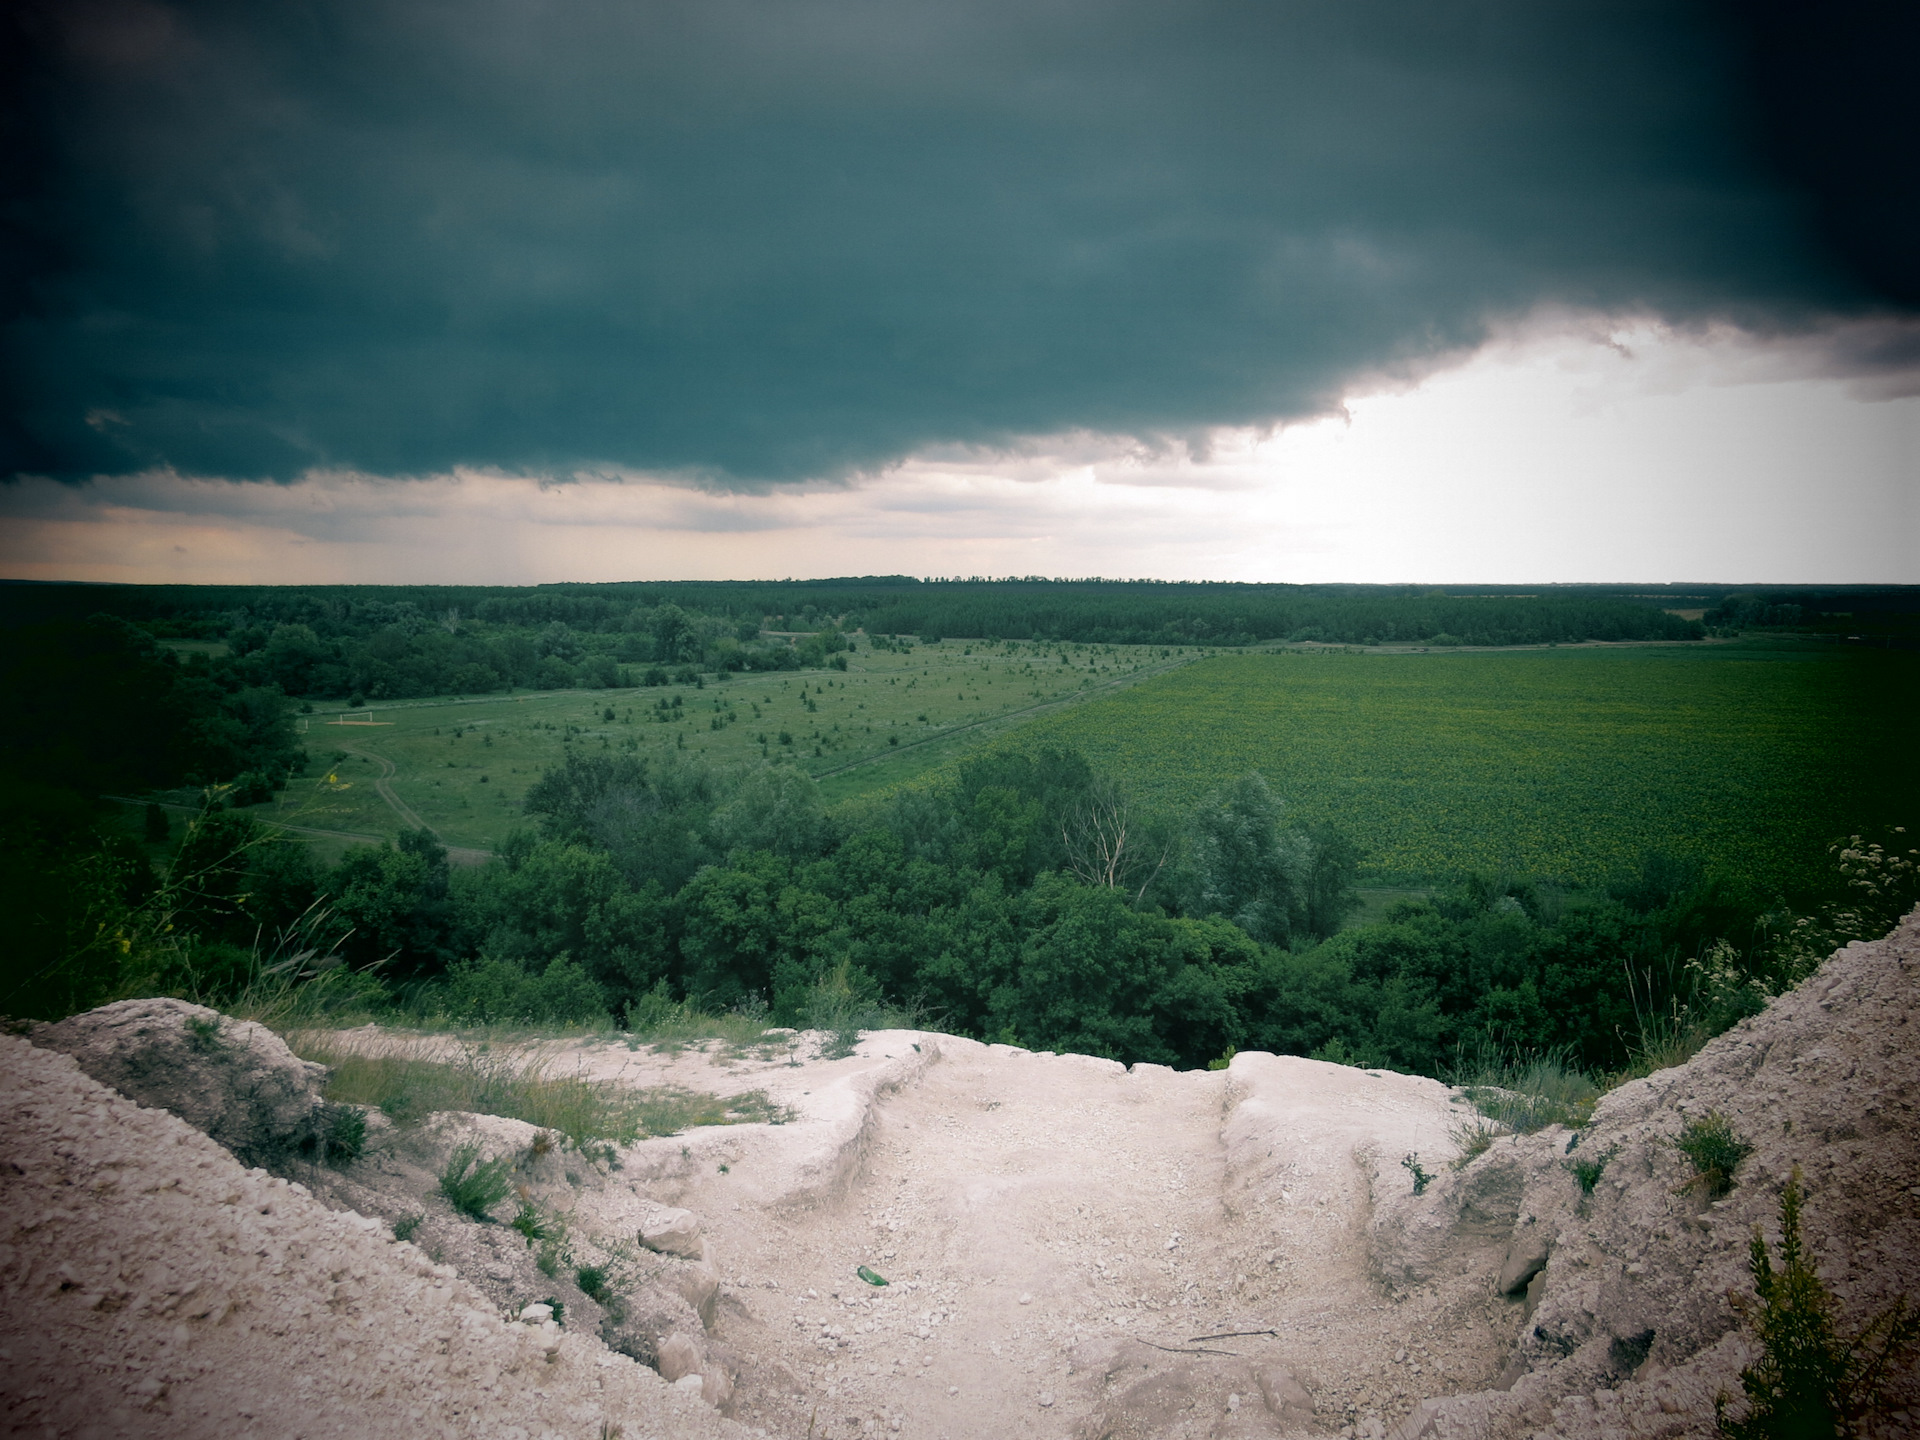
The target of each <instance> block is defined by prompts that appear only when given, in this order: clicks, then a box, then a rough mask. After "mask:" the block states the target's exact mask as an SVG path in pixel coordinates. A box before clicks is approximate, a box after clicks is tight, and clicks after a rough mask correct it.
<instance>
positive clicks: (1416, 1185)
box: [1400, 1153, 1433, 1195]
mask: <svg viewBox="0 0 1920 1440" xmlns="http://www.w3.org/2000/svg"><path fill="white" fill-rule="evenodd" d="M1400 1168H1401V1169H1402V1170H1405V1171H1406V1172H1407V1173H1408V1174H1409V1175H1411V1176H1412V1177H1413V1193H1414V1194H1416V1195H1424V1194H1426V1193H1427V1186H1429V1185H1431V1184H1432V1183H1433V1176H1431V1175H1429V1174H1428V1173H1427V1172H1426V1170H1425V1169H1424V1168H1422V1166H1421V1164H1420V1157H1419V1156H1418V1155H1416V1154H1411V1153H1409V1154H1406V1155H1403V1156H1401V1157H1400Z"/></svg>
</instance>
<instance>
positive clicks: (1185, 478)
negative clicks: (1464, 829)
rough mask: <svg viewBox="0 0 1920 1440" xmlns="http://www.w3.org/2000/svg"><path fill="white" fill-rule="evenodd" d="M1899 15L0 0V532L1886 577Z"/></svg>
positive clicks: (1298, 568) (1895, 467)
mask: <svg viewBox="0 0 1920 1440" xmlns="http://www.w3.org/2000/svg"><path fill="white" fill-rule="evenodd" d="M1895 8H1896V7H1891V6H1885V5H1879V6H1875V5H1869V4H1865V3H1853V4H1848V3H1836V4H1833V5H1831V6H1827V7H1821V9H1820V11H1819V14H1818V15H1817V16H1815V15H1814V14H1813V7H1805V6H1791V5H1786V4H1780V5H1767V4H1751V5H1740V6H1731V5H1708V4H1681V3H1659V0H1642V3H1628V0H1592V3H1586V4H1581V3H1572V0H1569V3H1556V4H1552V5H1540V4H1538V3H1537V0H1510V3H1457V4H1445V5H1438V6H1436V5H1432V4H1414V3H1409V0H1350V3H1342V4H1339V5H1327V4H1324V3H1318V0H1315V3H1300V4H1288V3H1275V0H1264V3H1257V4H1255V3H1248V4H1203V3H1201V4H1196V3H1170V0H1161V3H1152V4H1149V3H1133V0H1097V3H1093V0H1065V3H1062V0H1054V3H1049V0H1017V3H1016V0H1006V3H997V0H996V3H982V0H924V3H923V0H687V3H672V4H666V3H648V0H546V3H533V0H458V3H454V0H308V3H305V4H301V5H286V6H280V5H267V6H263V5H259V4H255V3H248V0H232V3H191V4H179V3H175V4H167V3H156V0H60V3H47V4H42V5H39V6H37V7H36V6H32V5H29V6H26V7H15V18H14V19H13V21H12V23H13V24H14V25H15V26H16V32H15V34H14V35H13V36H11V37H9V38H10V40H11V41H12V42H13V43H12V44H11V45H10V46H9V47H8V53H9V54H10V55H11V56H12V57H13V59H12V64H13V67H14V68H13V71H12V72H11V73H10V74H8V75H6V76H3V77H0V81H3V82H4V86H5V89H6V92H7V93H8V94H9V95H10V96H11V97H12V99H11V101H10V111H9V115H8V121H9V125H8V130H7V131H6V132H5V133H6V134H7V135H9V136H10V137H12V138H13V140H14V141H15V142H17V143H11V144H9V145H8V146H7V147H6V148H7V150H8V152H9V156H10V158H9V159H8V161H7V164H8V165H9V166H10V167H11V168H10V169H9V171H8V173H7V175H6V181H7V186H8V196H7V200H8V208H7V214H8V215H9V217H10V220H11V221H12V223H11V224H10V225H9V230H10V232H11V234H12V236H13V240H12V243H11V245H10V248H9V250H8V252H7V255H6V259H7V261H8V267H7V278H8V281H9V286H8V290H7V295H8V312H7V324H6V329H5V351H4V358H5V365H6V395H5V401H6V412H5V415H4V425H5V428H4V431H3V432H0V475H5V476H7V477H9V478H8V479H7V480H6V482H5V483H4V485H0V574H4V575H11V576H18V577H33V578H60V577H69V578H85V579H122V580H141V579H167V580H256V581H307V582H318V581H327V580H361V581H370V580H384V581H426V580H445V581H466V582H489V581H490V582H501V583H514V582H526V581H537V580H559V579H624V578H672V577H720V576H743V577H744V576H781V575H794V576H803V575H826V574H847V573H871V572H882V571H905V572H908V573H915V574H1007V573H1017V574H1032V573H1042V574H1061V575H1079V574H1106V575H1121V576H1132V575H1139V576H1149V575H1151V576H1161V577H1166V578H1222V579H1245V580H1340V579H1346V580H1429V581H1436V582H1443V581H1450V580H1451V581H1470V580H1481V581H1498V580H1512V581H1534V580H1630V579H1646V580H1665V579H1710V580H1726V581H1765V580H1776V581H1786V582H1796V581H1849V580H1861V581H1909V582H1920V560H1916V555H1920V514H1917V512H1916V500H1915V494H1916V438H1917V437H1920V398H1916V397H1920V319H1917V318H1916V317H1917V316H1920V268H1917V267H1920V224H1917V223H1916V208H1917V205H1920V202H1917V201H1916V195H1915V182H1914V176H1913V164H1912V153H1913V151H1912V149H1911V145H1912V143H1913V141H1914V139H1915V137H1914V133H1913V125H1912V120H1913V110H1912V106H1913V101H1912V100H1911V99H1910V98H1906V97H1907V96H1908V92H1909V91H1910V90H1911V89H1912V88H1913V87H1911V86H1910V85H1908V84H1905V83H1904V81H1903V78H1902V77H1905V78H1906V79H1910V75H1911V71H1910V69H1909V67H1910V66H1911V65H1913V64H1915V63H1917V62H1920V57H1916V56H1915V55H1914V53H1913V44H1912V42H1913V22H1912V21H1911V20H1910V19H1906V18H1904V17H1895ZM1801 11H1806V12H1807V13H1806V14H1802V13H1800V12H1801ZM1736 12H1737V13H1736Z"/></svg>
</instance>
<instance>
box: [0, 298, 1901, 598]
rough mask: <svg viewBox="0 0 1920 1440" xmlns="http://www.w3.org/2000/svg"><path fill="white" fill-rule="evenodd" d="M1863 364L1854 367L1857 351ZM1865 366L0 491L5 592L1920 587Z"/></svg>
mask: <svg viewBox="0 0 1920 1440" xmlns="http://www.w3.org/2000/svg"><path fill="white" fill-rule="evenodd" d="M1857 338H1858V337H1857V336H1856V339H1857ZM1845 349H1846V337H1845V336H1844V335H1842V336H1841V337H1840V339H1839V341H1836V340H1835V339H1834V336H1833V335H1831V334H1830V335H1829V336H1828V337H1826V338H1825V339H1824V340H1820V341H1814V340H1808V339H1806V338H1801V339H1798V340H1786V339H1781V340H1774V341H1766V340H1760V339H1755V338H1754V337H1751V336H1748V335H1744V334H1742V333H1739V332H1735V331H1731V330H1716V331H1707V332H1698V333H1681V332H1676V331H1673V330H1669V329H1665V328H1663V327H1661V326H1659V325H1657V324H1653V323H1650V322H1648V323H1627V324H1619V325H1614V326H1602V325H1596V324H1594V323H1592V322H1589V321H1581V320H1579V319H1578V318H1577V317H1576V318H1569V317H1566V316H1544V317H1541V318H1539V319H1537V320H1536V321H1535V322H1533V323H1532V324H1530V325H1528V326H1525V327H1521V328H1519V329H1517V330H1515V331H1513V332H1511V333H1509V334H1507V335H1505V336H1503V337H1501V338H1499V339H1497V340H1496V341H1495V342H1493V343H1492V344H1489V345H1487V346H1485V347H1483V348H1482V349H1481V350H1480V351H1479V352H1478V353H1477V354H1475V355H1474V356H1473V357H1472V358H1471V359H1469V360H1467V361H1466V362H1464V363H1462V364H1460V365H1458V366H1456V367H1454V368H1451V369H1448V370H1444V371H1441V372H1439V373H1436V374H1433V375H1430V376H1429V377H1428V378H1427V379H1425V380H1424V381H1423V382H1421V383H1419V384H1417V385H1413V386H1410V387H1394V386H1387V385H1383V386H1382V387H1380V388H1369V387H1367V386H1360V387H1356V391H1355V393H1352V394H1350V396H1349V397H1348V399H1347V402H1346V413H1345V415H1344V416H1336V417H1331V418H1323V419H1318V420H1313V421H1309V422H1304V423H1298V424H1294V425H1290V426H1287V427H1285V428H1282V429H1279V430H1276V431H1273V432H1271V433H1262V432H1256V431H1247V430H1220V431H1215V432H1212V434H1211V435H1210V437H1209V443H1208V445H1207V448H1206V451H1205V453H1202V454H1195V453H1191V452H1189V451H1187V450H1184V449H1174V448H1170V449H1167V450H1163V451H1159V452H1155V451H1152V450H1148V449H1143V448H1142V447H1141V446H1140V445H1139V444H1138V443H1137V442H1135V441H1131V440H1115V439H1111V438H1108V437H1103V436H1099V435H1089V434H1075V435H1067V436H1053V437H1042V438H1039V439H1035V440H1033V441H1031V442H1029V443H1027V444H1025V445H1023V446H1022V447H1021V448H1020V449H1019V451H1018V452H1017V453H1005V452H1002V453H988V452H983V451H948V452H943V451H931V452H927V451H923V452H921V453H918V454H916V455H914V456H912V457H911V458H909V459H908V460H907V461H905V462H904V463H902V464H900V465H898V466H895V467H893V468H891V469H888V470H886V471H884V472H883V473H880V474H878V475H874V476H869V477H866V478H864V479H861V480H857V481H855V482H853V483H849V484H833V485H799V486H788V487H782V488H777V489H773V490H771V491H770V492H768V493H759V494H756V493H744V492H739V491H733V492H716V491H709V490H703V489H698V488H692V487H689V486H687V485H684V484H676V483H670V482H666V481H662V480H660V479H658V478H656V477H650V476H647V475H643V474H622V475H617V476H616V475H599V476H586V475H582V476H570V477H566V478H564V479H560V480H555V479H552V478H549V479H545V480H540V479H531V478H527V477H523V476H515V475H508V474H502V473H498V472H490V471H484V470H456V471H454V472H452V473H450V474H445V475H439V476H428V477H423V478H415V479H409V480H396V479H385V478H375V477H368V476H361V475H352V474H340V473H320V474H309V475H307V476H306V477H305V478H303V479H301V480H299V481H297V482H294V483H291V484H258V483H253V484H236V483H230V482H227V481H222V480H206V479H197V478H193V477H189V476H180V475H176V474H173V473H170V472H152V471H149V472H145V473H140V474H132V475H124V476H117V477H103V478H100V479H97V480H95V481H93V482H90V483H88V484H84V485H80V486H72V485H60V484H55V483H52V482H50V481H41V480H23V481H20V482H17V483H16V484H15V485H13V486H11V487H9V488H7V489H5V490H0V574H5V575H7V576H10V577H16V578H44V579H68V580H100V581H123V582H167V581H193V582H202V583H205V582H231V583H299V584H320V583H330V582H359V583H449V584H452V583H459V584H529V583H537V582H543V581H557V580H573V581H584V580H635V579H722V578H750V577H774V578H777V577H781V576H791V577H796V578H801V577H817V576H828V575H857V574H875V573H906V574H916V575H1009V574H1017V575H1024V574H1036V575H1054V576H1085V575H1106V576H1115V577H1156V578H1163V579H1211V580H1246V581H1295V582H1310V581H1348V582H1391V581H1425V582H1434V583H1445V582H1455V583H1466V582H1481V583H1496V582H1517V583H1531V582H1536V581H1538V582H1545V581H1633V580H1645V581H1665V580H1702V581H1719V582H1729V583H1740V582H1761V581H1765V582H1773V583H1803V582H1804V583H1818V582H1828V583H1832V582H1850V581H1851V582H1885V583H1920V502H1917V501H1916V490H1920V486H1916V483H1915V482H1916V477H1917V475H1920V466H1917V465H1916V457H1917V456H1920V446H1917V445H1916V439H1917V438H1920V397H1916V394H1915V393H1914V388H1915V387H1913V386H1912V385H1903V384H1902V383H1901V381H1900V379H1899V378H1898V377H1897V376H1896V377H1894V378H1891V379H1890V378H1889V376H1888V374H1887V373H1886V372H1885V371H1884V370H1883V369H1882V370H1876V371H1875V372H1874V373H1873V374H1872V375H1871V376H1869V377H1867V378H1851V379H1850V378H1847V376H1846V374H1845V373H1844V372H1845V370H1846V367H1845V366H1844V365H1836V364H1835V363H1834V356H1835V354H1836V353H1839V352H1843V351H1844V350H1845Z"/></svg>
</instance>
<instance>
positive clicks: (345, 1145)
mask: <svg viewBox="0 0 1920 1440" xmlns="http://www.w3.org/2000/svg"><path fill="white" fill-rule="evenodd" d="M366 1147H367V1117H366V1113H365V1112H364V1111H362V1110H359V1109H357V1108H355V1107H354V1106H352V1105H328V1106H326V1107H325V1110H324V1114H323V1117H322V1120H321V1127H320V1137H319V1147H318V1148H319V1151H320V1156H321V1158H322V1159H323V1160H325V1161H326V1162H327V1163H328V1164H331V1165H351V1164H352V1163H353V1162H354V1161H355V1160H358V1159H359V1158H360V1152H361V1151H362V1150H364V1149H366Z"/></svg>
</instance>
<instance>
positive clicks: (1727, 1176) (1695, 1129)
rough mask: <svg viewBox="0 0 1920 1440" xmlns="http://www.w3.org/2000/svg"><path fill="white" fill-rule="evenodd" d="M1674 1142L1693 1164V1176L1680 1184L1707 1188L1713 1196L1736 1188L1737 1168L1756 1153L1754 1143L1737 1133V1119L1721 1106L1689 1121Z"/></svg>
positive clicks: (1709, 1197) (1687, 1188) (1702, 1188)
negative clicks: (1723, 1110)
mask: <svg viewBox="0 0 1920 1440" xmlns="http://www.w3.org/2000/svg"><path fill="white" fill-rule="evenodd" d="M1670 1143H1671V1144H1672V1146H1673V1148H1674V1149H1676V1150H1678V1151H1679V1152H1680V1153H1681V1154H1682V1155H1684V1156H1686V1157H1687V1159H1688V1161H1689V1162H1690V1163H1691V1164H1692V1165H1693V1178H1692V1179H1691V1180H1689V1181H1687V1183H1686V1184H1685V1185H1682V1186H1680V1187H1679V1188H1680V1189H1682V1190H1692V1189H1700V1190H1704V1191H1705V1192H1706V1195H1707V1198H1708V1199H1710V1200H1718V1199H1719V1198H1720V1197H1721V1196H1723V1195H1725V1194H1727V1193H1728V1192H1729V1191H1731V1190H1732V1189H1733V1172H1734V1171H1735V1170H1736V1169H1738V1168H1739V1166H1740V1162H1741V1161H1742V1160H1744V1159H1746V1158H1747V1156H1749V1155H1751V1154H1752V1153H1753V1146H1751V1145H1749V1144H1748V1143H1747V1142H1746V1141H1745V1140H1742V1139H1741V1138H1740V1137H1739V1136H1738V1135H1737V1134H1735V1133H1734V1129H1733V1122H1732V1121H1731V1120H1729V1119H1728V1118H1727V1117H1726V1116H1724V1115H1722V1114H1721V1113H1720V1112H1719V1111H1718V1110H1709V1111H1708V1112H1707V1113H1706V1114H1705V1115H1702V1116H1700V1117H1699V1118H1698V1119H1696V1120H1689V1121H1687V1122H1686V1124H1684V1125H1682V1126H1681V1127H1680V1133H1679V1134H1678V1135H1676V1136H1675V1137H1674V1138H1673V1140H1672V1141H1671V1142H1670Z"/></svg>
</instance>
